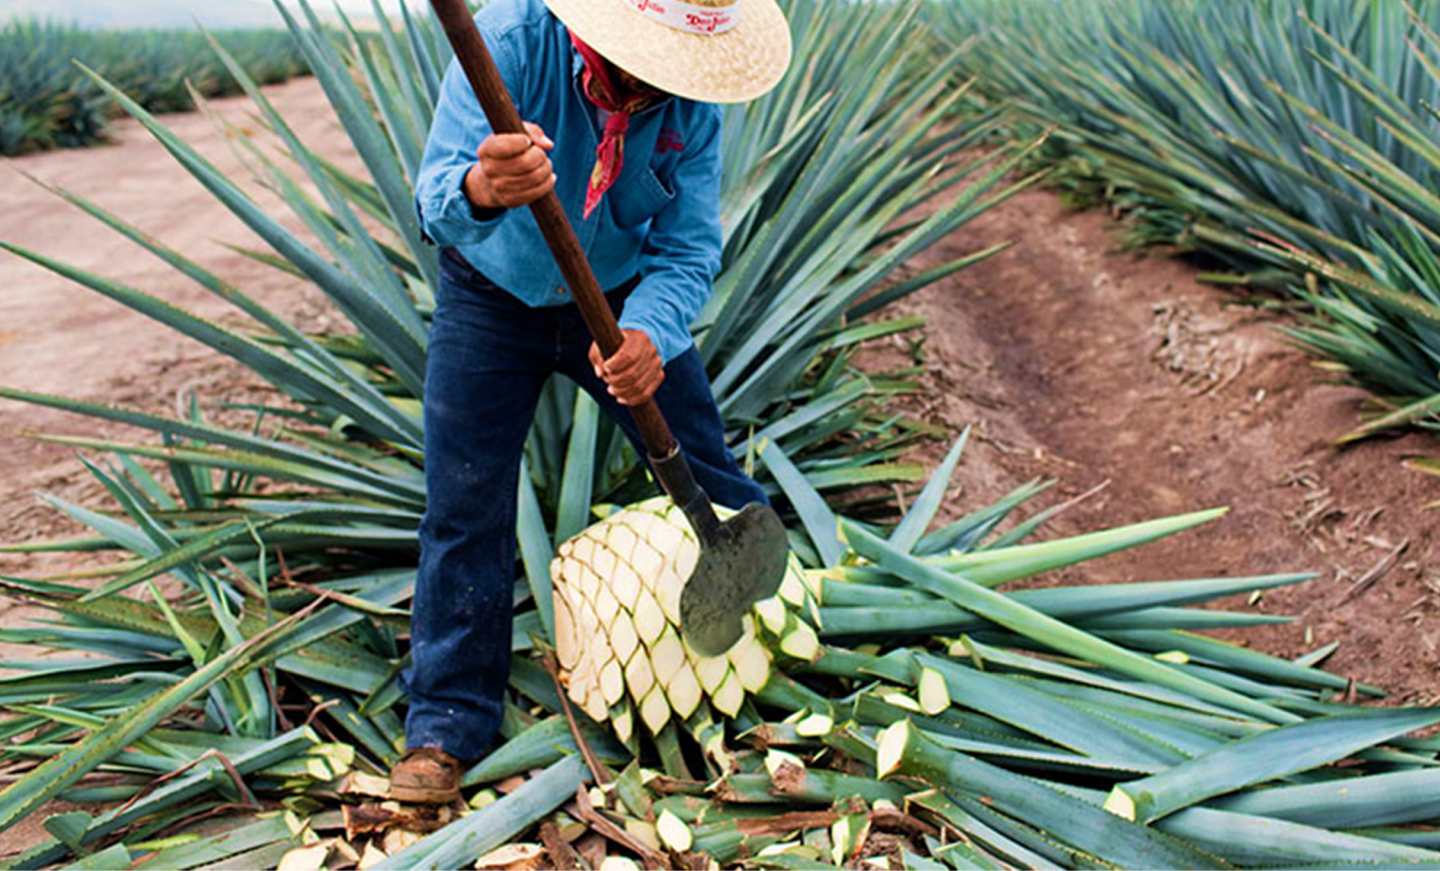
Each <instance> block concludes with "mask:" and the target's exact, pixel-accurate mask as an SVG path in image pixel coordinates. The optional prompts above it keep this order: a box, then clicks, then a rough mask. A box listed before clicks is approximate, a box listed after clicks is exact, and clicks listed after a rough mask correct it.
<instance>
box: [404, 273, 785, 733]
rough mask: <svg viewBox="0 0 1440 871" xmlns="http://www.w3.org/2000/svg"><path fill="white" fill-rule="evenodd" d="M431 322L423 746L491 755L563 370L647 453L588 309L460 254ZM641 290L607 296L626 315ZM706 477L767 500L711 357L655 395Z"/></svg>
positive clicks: (722, 488)
mask: <svg viewBox="0 0 1440 871" xmlns="http://www.w3.org/2000/svg"><path fill="white" fill-rule="evenodd" d="M440 262H441V264H442V265H441V280H440V288H439V292H438V294H437V298H436V310H435V317H434V322H433V324H432V327H431V332H430V357H429V361H428V364H427V371H426V381H425V486H426V489H427V505H426V509H425V519H424V521H423V522H422V523H421V526H420V571H419V576H418V577H417V579H416V583H415V601H414V607H413V611H412V614H411V623H410V641H411V647H410V650H411V666H410V668H409V669H407V670H406V672H405V675H404V678H405V683H406V686H407V688H408V689H409V692H410V711H409V715H408V717H407V719H406V722H405V734H406V743H407V744H408V746H409V747H411V748H412V749H414V748H420V747H439V748H441V749H443V750H445V752H447V753H449V754H450V755H452V756H455V757H457V758H459V759H461V760H467V761H468V760H475V759H478V758H479V757H480V756H481V755H482V754H483V753H484V752H485V750H486V748H487V747H488V746H489V744H490V742H491V741H492V740H493V739H494V737H495V734H496V732H497V731H498V730H499V727H500V716H501V711H502V706H503V702H504V692H505V685H506V683H507V681H508V680H509V673H510V631H511V606H512V599H513V589H514V584H515V576H516V571H515V564H516V535H515V511H516V497H517V492H518V488H519V475H520V457H521V453H522V451H523V449H524V444H525V438H526V436H527V434H528V432H529V429H530V423H531V419H532V418H533V417H534V414H535V409H536V406H537V405H538V403H539V399H540V391H541V388H542V387H543V386H544V384H545V381H546V379H547V378H549V377H550V376H551V374H553V373H555V372H559V373H562V374H564V375H566V376H567V377H569V378H571V379H572V380H574V381H575V382H576V383H577V384H579V385H580V387H581V388H583V389H584V390H585V391H586V392H587V393H589V394H590V395H591V396H592V397H594V398H595V401H596V402H598V403H599V404H600V407H601V408H603V409H604V410H605V411H606V412H607V413H608V414H610V415H611V416H612V417H613V418H614V419H615V421H616V423H618V424H619V425H620V426H621V428H622V429H623V430H624V432H625V434H626V435H627V436H629V437H630V440H631V442H632V443H634V444H635V445H636V449H637V450H638V451H639V452H640V454H641V455H642V456H644V455H645V449H644V446H643V444H642V443H641V441H640V434H639V432H638V431H637V430H636V429H635V425H634V422H633V421H632V420H631V417H630V414H629V412H628V411H627V410H625V409H624V408H623V407H622V406H620V405H619V404H617V403H616V402H615V400H614V398H613V397H611V396H610V394H609V393H607V392H606V388H605V385H604V383H603V382H602V381H600V379H598V378H596V377H595V370H594V369H593V368H592V367H591V365H590V361H589V350H590V344H591V339H590V335H589V332H588V331H587V330H586V328H585V323H584V321H583V320H581V318H580V313H579V310H578V309H577V308H576V307H575V306H574V305H564V306H558V307H554V308H530V307H529V306H527V305H525V304H524V303H522V302H520V301H519V300H518V299H516V298H514V297H512V296H510V295H509V294H508V293H506V292H505V291H504V290H501V289H500V288H497V287H495V286H494V285H493V284H491V283H490V282H489V281H488V280H487V279H486V278H485V277H484V276H483V275H481V274H480V273H479V272H477V271H476V270H475V269H473V268H471V267H470V266H469V265H468V264H466V263H464V262H463V261H458V260H456V259H454V258H452V256H451V255H450V254H449V253H448V252H447V253H446V254H445V255H443V256H442V257H441V258H440ZM633 286H634V283H633V282H632V283H631V284H630V285H628V286H625V287H622V288H620V289H618V290H615V291H612V292H611V293H609V294H607V295H606V297H607V299H608V300H609V301H610V305H611V308H612V309H614V310H615V312H616V314H617V315H618V314H619V312H620V309H621V308H622V307H623V306H624V303H625V297H626V296H627V295H628V293H629V290H630V289H631V288H632V287H633ZM655 401H656V402H657V403H658V404H659V406H660V408H661V410H662V411H663V412H664V413H665V417H666V419H667V420H668V422H669V423H670V426H671V429H672V430H673V431H674V433H675V438H676V439H677V440H678V441H679V442H680V445H681V446H682V449H683V450H684V452H685V456H686V458H687V459H688V460H689V462H690V467H691V469H693V470H694V472H695V479H696V481H698V482H699V484H700V486H701V487H703V488H704V489H705V491H706V492H707V493H709V494H710V496H711V498H712V499H714V500H715V501H716V502H718V503H720V504H722V505H728V506H731V507H734V508H741V507H743V506H744V505H746V504H747V503H750V502H761V503H765V502H766V501H767V500H766V498H765V493H764V491H763V490H762V489H761V488H760V487H759V486H758V485H757V484H756V483H755V482H754V481H752V480H750V479H749V478H748V477H746V476H745V474H744V473H743V472H742V471H741V470H740V468H739V466H738V465H737V464H736V462H735V459H734V457H733V456H732V455H731V453H730V450H729V449H728V448H727V447H726V445H725V432H724V425H723V423H722V422H721V419H720V412H719V410H718V409H717V408H716V407H715V398H714V396H713V394H712V393H711V392H710V383H709V380H708V379H707V378H706V375H705V368H704V365H703V364H702V363H701V361H700V355H699V353H698V352H697V351H696V350H695V349H694V348H693V347H692V348H691V349H690V350H689V351H687V352H686V353H685V354H683V355H681V356H680V357H678V358H676V359H674V360H672V361H670V363H668V364H667V365H666V366H665V381H664V383H663V384H662V385H661V387H660V389H659V391H657V392H656V394H655Z"/></svg>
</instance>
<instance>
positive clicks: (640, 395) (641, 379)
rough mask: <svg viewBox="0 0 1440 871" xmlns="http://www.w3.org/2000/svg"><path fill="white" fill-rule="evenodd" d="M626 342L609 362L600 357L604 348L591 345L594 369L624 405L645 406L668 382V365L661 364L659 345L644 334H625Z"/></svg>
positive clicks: (591, 361) (596, 375)
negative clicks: (664, 383)
mask: <svg viewBox="0 0 1440 871" xmlns="http://www.w3.org/2000/svg"><path fill="white" fill-rule="evenodd" d="M621 335H623V336H624V337H625V342H624V344H622V345H621V346H620V350H619V351H618V352H616V354H615V356H613V357H611V358H610V359H609V360H606V359H604V358H602V357H601V356H600V347H599V346H598V345H595V344H594V343H591V345H590V365H592V366H594V367H595V377H597V378H599V379H600V380H602V381H604V382H605V383H606V384H608V385H609V386H610V395H611V396H613V397H615V400H616V401H617V402H619V403H620V404H621V405H627V406H629V405H641V404H643V403H644V402H645V401H646V400H648V399H649V398H650V397H652V396H654V395H655V391H656V390H659V389H660V384H661V382H663V381H664V380H665V365H664V363H662V362H661V361H660V352H659V351H657V350H655V343H654V342H651V341H650V337H649V336H647V335H645V333H644V332H642V331H640V330H621Z"/></svg>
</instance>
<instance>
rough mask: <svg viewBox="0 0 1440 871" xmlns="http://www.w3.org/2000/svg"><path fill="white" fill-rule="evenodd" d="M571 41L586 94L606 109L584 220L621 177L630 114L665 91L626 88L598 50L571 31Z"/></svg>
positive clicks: (591, 175) (587, 193) (642, 107)
mask: <svg viewBox="0 0 1440 871" xmlns="http://www.w3.org/2000/svg"><path fill="white" fill-rule="evenodd" d="M570 41H571V42H572V43H573V44H574V45H575V50H576V51H578V52H579V53H580V57H581V58H582V59H583V60H584V61H585V73H584V78H583V80H582V82H581V84H582V85H583V86H584V91H585V96H586V97H588V98H589V99H590V102H591V103H594V104H595V105H596V106H598V107H599V108H600V109H602V110H603V111H605V112H607V113H609V116H608V117H607V118H606V119H605V130H604V133H603V135H602V136H601V137H600V147H599V148H597V149H596V150H595V158H596V159H595V169H594V170H593V171H592V172H591V173H590V185H589V187H588V188H587V189H586V191H585V220H589V219H590V215H591V213H593V212H594V211H595V209H596V208H597V207H599V205H600V199H601V197H603V196H604V195H605V192H606V191H608V190H610V188H611V186H613V185H614V184H615V181H616V180H617V179H618V178H620V171H621V170H622V169H624V167H625V134H626V133H627V132H628V131H629V130H630V117H631V116H632V115H634V114H635V113H637V112H643V111H644V110H646V109H648V108H650V107H651V106H653V105H655V104H656V103H658V102H660V100H662V99H664V95H663V94H661V93H659V92H657V91H650V90H644V91H642V90H638V89H634V88H627V87H626V86H625V84H624V82H623V81H622V80H621V77H620V76H619V75H618V74H617V73H616V70H615V68H614V67H612V66H611V65H610V63H609V61H607V60H605V58H603V57H601V56H600V53H599V52H597V51H595V49H593V48H591V47H590V46H588V45H586V44H585V43H584V42H582V41H581V40H580V38H579V37H577V36H576V35H575V34H574V33H571V34H570Z"/></svg>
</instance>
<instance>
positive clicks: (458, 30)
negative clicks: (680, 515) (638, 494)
mask: <svg viewBox="0 0 1440 871" xmlns="http://www.w3.org/2000/svg"><path fill="white" fill-rule="evenodd" d="M431 5H432V6H434V8H435V14H436V16H437V17H439V19H440V24H441V26H443V27H444V28H445V35H446V36H447V37H449V39H450V45H451V46H452V47H454V49H455V55H456V57H458V58H459V59H460V66H461V68H463V69H464V70H465V76H466V78H468V79H469V80H470V87H472V88H474V89H475V95H476V96H477V97H479V98H480V107H481V108H482V109H484V110H485V117H486V118H488V119H489V121H490V127H491V128H492V129H493V130H494V131H495V132H496V133H521V134H523V133H525V125H524V124H523V123H521V120H520V113H519V112H518V111H517V110H516V109H515V103H514V102H513V101H512V100H511V99H510V92H509V91H508V90H507V89H506V88H505V80H504V79H502V78H501V77H500V70H499V69H498V68H497V67H496V66H495V59H494V58H492V57H491V56H490V49H489V48H487V47H486V46H485V38H484V37H483V36H481V34H480V29H479V28H478V27H476V26H475V19H474V18H472V17H471V15H470V10H469V9H468V8H467V5H466V3H465V0H431ZM530 209H531V211H532V212H534V214H535V222H536V223H538V224H539V225H540V232H541V233H542V234H543V235H544V236H545V242H546V243H547V244H548V245H549V246H550V252H551V253H552V254H554V255H555V262H556V263H558V264H559V265H560V272H561V274H562V275H564V276H565V283H566V284H567V285H569V287H570V292H571V293H572V294H573V295H574V296H575V303H576V304H577V305H578V306H579V307H580V315H581V317H583V318H584V319H585V325H586V326H587V327H589V329H590V335H592V336H594V337H595V343H596V344H597V345H599V346H600V353H602V354H604V355H605V358H606V359H609V358H610V357H613V356H614V355H615V353H616V352H617V351H619V350H620V346H621V345H622V344H623V343H624V337H623V336H622V335H621V333H620V325H619V324H617V323H616V322H615V315H614V313H613V312H611V311H610V304H609V303H608V302H606V301H605V293H604V291H602V290H601V289H600V284H599V282H597V281H596V280H595V273H593V272H591V271H590V263H589V261H588V260H586V259H585V250H584V249H583V248H581V247H580V240H579V239H577V238H575V229H574V228H573V227H571V226H570V219H569V218H567V217H566V216H565V209H564V207H563V206H561V205H560V198H559V197H557V196H555V193H554V192H553V191H552V192H550V193H548V194H546V195H545V196H544V197H542V198H541V199H539V200H537V201H535V202H534V203H532V204H531V205H530ZM630 413H631V414H632V415H634V417H635V423H636V425H637V426H638V427H639V428H640V434H641V435H642V436H643V437H644V439H645V446H646V448H647V449H648V450H649V451H650V456H651V457H652V458H654V459H664V458H667V457H671V456H674V455H675V454H676V452H677V447H676V444H675V437H674V436H673V435H671V434H670V427H669V425H667V424H666V423H665V418H664V416H663V415H661V413H660V408H659V407H658V406H656V405H655V402H654V400H647V401H646V402H645V403H644V404H643V405H634V406H631V407H630Z"/></svg>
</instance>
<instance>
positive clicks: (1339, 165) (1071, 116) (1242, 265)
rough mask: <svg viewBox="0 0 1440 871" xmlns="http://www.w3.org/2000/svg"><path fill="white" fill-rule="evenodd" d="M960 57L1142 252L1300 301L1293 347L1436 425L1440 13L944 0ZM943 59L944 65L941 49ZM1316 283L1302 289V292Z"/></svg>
mask: <svg viewBox="0 0 1440 871" xmlns="http://www.w3.org/2000/svg"><path fill="white" fill-rule="evenodd" d="M932 12H933V14H934V16H935V20H936V21H937V23H939V24H940V25H941V27H942V30H944V31H945V32H946V33H947V34H948V35H949V37H950V39H951V40H952V41H955V42H960V41H967V40H968V41H969V44H970V48H971V50H970V51H969V52H967V53H966V54H964V55H963V56H961V57H960V58H959V60H958V63H959V66H960V67H961V68H962V69H964V70H965V73H966V74H967V75H976V74H978V75H983V76H984V77H985V78H986V79H987V81H988V83H989V85H990V86H991V87H992V88H993V91H994V92H996V93H999V94H1003V95H1007V96H1013V97H1015V98H1017V99H1018V100H1019V101H1020V104H1021V105H1022V106H1024V107H1025V108H1026V110H1027V111H1028V112H1029V113H1030V114H1031V116H1032V117H1033V118H1034V119H1036V120H1037V121H1038V122H1039V123H1043V124H1052V123H1057V122H1058V123H1062V124H1063V125H1064V130H1063V131H1061V132H1058V133H1057V137H1056V138H1057V141H1064V142H1066V143H1068V144H1069V145H1070V146H1071V147H1070V148H1069V149H1068V156H1067V157H1066V159H1068V160H1071V161H1074V163H1073V164H1072V166H1082V167H1083V174H1084V175H1085V177H1086V178H1087V182H1086V183H1087V184H1089V185H1091V186H1102V187H1104V188H1105V189H1106V191H1107V193H1109V194H1110V195H1112V196H1115V197H1118V198H1119V199H1120V200H1121V202H1122V203H1123V204H1124V205H1125V206H1126V207H1127V208H1130V209H1131V210H1132V211H1133V212H1135V213H1137V214H1138V215H1139V223H1140V225H1141V226H1142V228H1143V229H1141V231H1140V236H1142V237H1144V238H1148V239H1150V240H1151V241H1160V242H1176V241H1179V242H1182V243H1185V244H1193V245H1201V246H1204V247H1205V248H1206V249H1207V250H1208V251H1210V252H1211V253H1214V254H1218V255H1219V256H1220V257H1221V258H1222V259H1224V260H1226V261H1228V262H1230V263H1232V264H1234V265H1235V267H1236V268H1237V269H1239V270H1242V271H1244V272H1248V273H1258V274H1256V275H1254V276H1252V277H1237V276H1234V275H1218V276H1212V277H1214V278H1216V279H1217V280H1222V281H1226V282H1237V281H1238V282H1240V283H1251V282H1253V283H1256V284H1264V285H1268V286H1275V285H1278V286H1280V287H1288V288H1290V289H1291V290H1293V291H1294V292H1296V293H1297V294H1298V295H1299V296H1300V297H1301V298H1302V299H1303V300H1304V301H1306V302H1307V303H1309V304H1310V305H1311V306H1312V307H1313V309H1312V310H1313V312H1314V316H1313V317H1308V318H1306V319H1304V321H1303V322H1302V323H1301V324H1300V325H1298V326H1296V327H1294V328H1292V329H1290V330H1288V333H1289V334H1290V335H1291V336H1292V337H1293V338H1295V339H1296V340H1297V341H1298V342H1300V343H1302V344H1303V345H1304V346H1306V347H1308V348H1310V349H1311V350H1313V351H1314V352H1315V353H1317V354H1318V355H1320V356H1323V357H1326V358H1329V360H1330V361H1331V364H1330V366H1329V368H1332V369H1334V370H1336V371H1339V372H1341V373H1343V374H1344V375H1346V376H1347V377H1349V378H1350V379H1352V380H1354V381H1356V382H1358V383H1360V384H1363V385H1365V386H1367V387H1369V388H1371V389H1372V390H1374V391H1375V392H1376V393H1377V394H1378V395H1379V397H1380V399H1381V401H1382V404H1383V406H1384V410H1385V413H1383V414H1381V415H1377V419H1376V420H1375V421H1373V422H1372V423H1371V424H1370V425H1367V426H1366V427H1364V428H1362V429H1360V430H1358V431H1357V432H1356V433H1354V434H1353V436H1352V437H1362V436H1365V435H1369V434H1371V433H1373V432H1377V431H1379V430H1381V429H1385V428H1388V427H1394V426H1398V425H1408V424H1413V423H1416V422H1425V421H1428V420H1429V419H1430V418H1431V416H1432V415H1433V411H1434V408H1435V406H1436V403H1437V401H1440V400H1437V398H1436V388H1435V380H1434V373H1435V364H1436V360H1437V358H1440V342H1437V335H1440V333H1437V332H1436V329H1437V326H1440V295H1437V289H1436V287H1437V276H1440V269H1437V267H1440V259H1437V258H1440V242H1437V240H1440V235H1437V231H1440V223H1437V219H1440V212H1437V210H1436V207H1435V203H1434V198H1433V196H1432V194H1431V193H1430V187H1431V184H1430V180H1431V179H1433V177H1434V175H1435V173H1436V171H1437V169H1440V151H1437V150H1436V149H1435V147H1434V145H1433V140H1434V137H1435V132H1436V129H1437V121H1436V118H1435V116H1434V113H1433V108H1432V107H1434V106H1435V105H1436V100H1437V98H1440V73H1437V71H1440V66H1437V62H1440V39H1437V36H1436V33H1437V29H1440V4H1436V3H1434V2H1430V0H1415V2H1410V0H1399V2H1385V0H1373V2H1360V3H1353V2H1344V0H1276V2H1265V3H1250V4H1243V5H1238V6H1233V7H1232V6H1229V5H1223V4H1200V3H1192V2H1189V0H1161V2H1139V0H1105V2H1100V3H1089V2H1068V0H1067V2H1059V3H1052V2H1044V3H1041V2H1028V0H1026V2H1017V3H1005V2H998V0H941V2H937V3H935V4H933V5H932ZM947 50H948V49H947ZM1307 276H1308V277H1311V278H1312V279H1318V281H1312V282H1308V283H1307V280H1306V277H1307Z"/></svg>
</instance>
